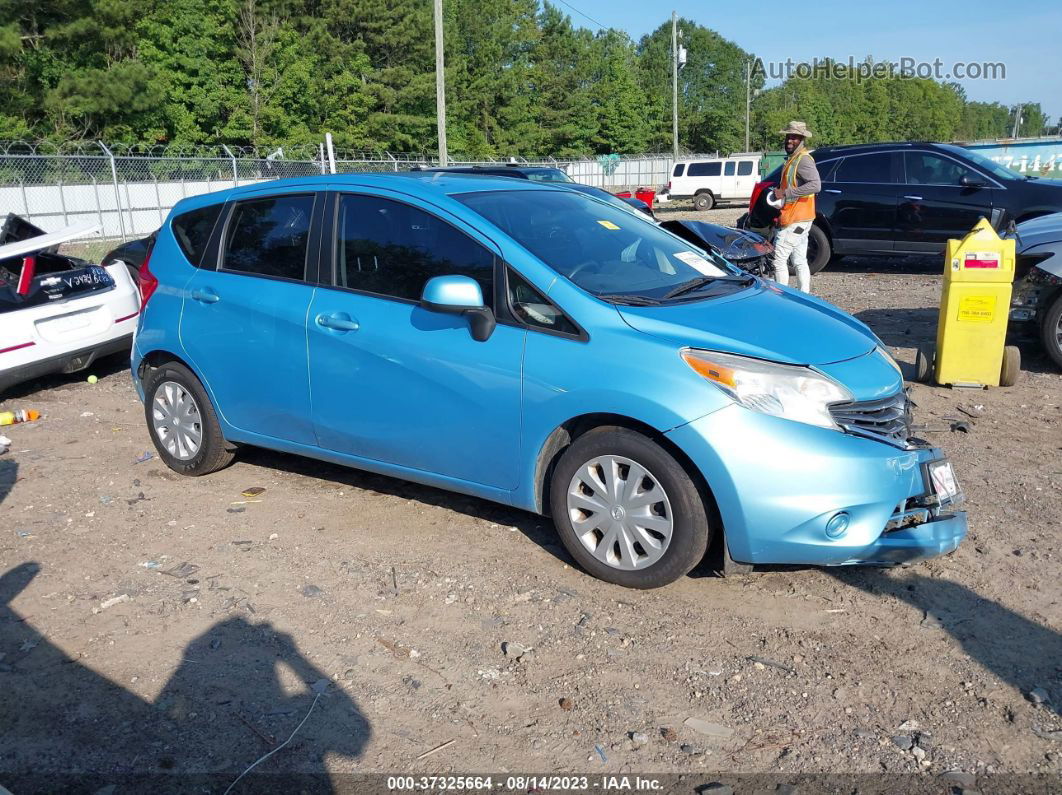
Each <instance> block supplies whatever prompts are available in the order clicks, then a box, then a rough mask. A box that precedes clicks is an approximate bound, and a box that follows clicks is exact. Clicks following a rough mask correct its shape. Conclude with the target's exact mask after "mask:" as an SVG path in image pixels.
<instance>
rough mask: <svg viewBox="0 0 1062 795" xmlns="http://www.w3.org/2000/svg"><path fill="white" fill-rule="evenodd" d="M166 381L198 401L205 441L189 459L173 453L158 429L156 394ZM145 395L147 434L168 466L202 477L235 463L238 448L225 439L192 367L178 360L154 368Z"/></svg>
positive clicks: (145, 381)
mask: <svg viewBox="0 0 1062 795" xmlns="http://www.w3.org/2000/svg"><path fill="white" fill-rule="evenodd" d="M167 382H169V383H174V384H177V385H178V386H180V387H181V388H183V389H184V390H185V392H187V393H188V395H189V396H190V397H191V398H192V399H193V401H194V403H195V409H196V413H197V414H198V417H199V422H198V423H197V426H198V428H199V429H200V432H201V434H202V443H201V444H200V446H199V449H198V451H197V452H196V453H195V455H194V456H192V457H191V458H188V459H181V458H178V457H176V456H174V455H173V454H171V453H170V451H169V450H167V449H166V445H165V443H164V442H163V441H162V439H160V438H159V435H158V431H157V430H156V428H155V423H154V419H153V414H154V409H155V402H156V397H157V396H158V395H157V393H158V392H159V388H160V387H161V386H162V385H163V384H166V383H167ZM144 396H145V399H144V418H145V420H146V421H147V427H148V435H150V436H151V442H152V444H154V445H155V450H156V451H158V454H159V458H161V459H162V461H163V462H164V463H165V464H166V466H168V467H169V468H170V469H172V470H173V471H174V472H179V473H180V474H182V475H191V476H199V475H208V474H210V473H211V472H216V471H217V470H219V469H222V468H223V467H226V466H228V465H229V464H230V463H231V462H232V459H233V457H234V453H235V449H236V448H235V447H234V446H233V445H232V444H230V443H229V442H227V441H226V440H225V436H224V435H223V434H222V432H221V425H220V424H219V423H218V418H217V414H215V413H214V407H213V406H212V405H211V403H210V399H209V398H208V397H207V395H206V390H204V389H203V385H202V384H200V383H199V379H198V378H196V377H195V375H194V374H193V373H192V371H191V370H189V369H188V368H187V367H185V366H184V365H183V364H180V363H179V362H167V363H166V364H164V365H162V366H161V367H158V368H156V369H154V370H151V371H150V374H149V375H148V376H147V378H146V379H144Z"/></svg>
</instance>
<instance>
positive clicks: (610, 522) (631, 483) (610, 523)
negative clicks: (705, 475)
mask: <svg viewBox="0 0 1062 795" xmlns="http://www.w3.org/2000/svg"><path fill="white" fill-rule="evenodd" d="M568 517H569V518H570V519H571V522H572V527H573V528H574V529H575V534H576V536H577V537H578V538H579V541H581V542H582V544H583V546H584V547H586V548H587V550H589V552H590V554H592V555H593V556H594V557H595V558H597V559H598V560H600V561H601V562H602V563H606V564H608V565H609V566H611V567H613V568H615V569H624V570H627V571H630V570H633V569H644V568H646V567H647V566H651V565H653V564H654V563H656V562H657V561H658V560H660V558H661V557H662V556H663V554H664V553H665V552H666V551H667V547H668V544H670V543H671V534H672V531H673V529H674V521H673V517H672V514H671V502H670V500H668V497H667V494H666V493H665V492H664V489H663V487H662V486H661V485H660V481H658V480H657V479H656V478H655V477H654V476H653V474H652V473H651V472H650V471H649V470H647V469H646V468H645V467H643V466H642V465H641V464H639V463H638V462H636V461H632V460H631V459H629V458H623V457H622V456H616V455H603V456H598V457H597V458H594V459H593V460H591V461H588V462H586V463H585V464H584V465H583V466H581V467H580V468H579V470H578V471H577V472H576V473H575V477H573V478H572V480H571V483H569V484H568Z"/></svg>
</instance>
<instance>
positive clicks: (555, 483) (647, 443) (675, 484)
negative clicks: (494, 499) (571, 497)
mask: <svg viewBox="0 0 1062 795" xmlns="http://www.w3.org/2000/svg"><path fill="white" fill-rule="evenodd" d="M599 456H617V457H622V458H626V459H629V460H631V461H633V462H635V463H637V464H639V465H640V466H642V467H644V468H645V470H646V471H647V475H648V478H649V480H650V481H656V483H658V484H659V486H660V487H661V488H662V489H663V491H664V493H665V495H666V497H667V500H668V503H669V505H670V514H671V516H670V518H671V522H672V527H671V539H670V542H669V543H668V544H667V545H666V548H665V549H664V550H663V553H662V554H661V556H660V558H659V559H658V560H656V561H655V562H652V563H651V564H649V565H646V566H645V567H644V568H634V569H621V568H618V567H614V566H612V565H609V564H608V563H606V562H605V561H602V560H599V559H598V558H596V557H594V555H593V554H592V553H591V551H590V550H589V549H588V548H587V547H586V546H584V545H583V542H582V541H581V540H580V538H579V536H578V534H577V533H576V530H575V528H574V527H573V525H572V518H571V514H570V513H569V507H568V488H569V485H570V484H571V483H572V479H573V478H574V477H575V475H576V473H577V472H578V471H579V470H581V469H582V468H583V467H584V466H585V465H586V464H587V463H589V462H591V461H593V460H594V459H595V458H597V457H599ZM628 473H629V470H628ZM594 494H595V495H596V492H594ZM550 508H551V510H552V512H553V521H554V523H555V524H556V526H557V532H558V533H559V535H560V538H561V541H562V542H563V543H564V546H565V547H566V548H567V550H568V552H570V553H571V555H572V557H573V558H575V559H576V561H578V563H579V565H581V566H582V567H583V568H584V569H585V570H586V571H587V572H588V573H590V574H592V575H593V576H595V577H597V578H599V579H602V580H605V581H606V582H612V583H616V584H617V585H622V586H625V587H627V588H659V587H660V586H662V585H667V584H668V583H672V582H674V581H675V580H677V579H679V578H680V577H683V576H685V575H686V574H687V573H689V571H690V569H692V568H693V567H694V566H696V565H697V564H698V563H699V562H700V561H701V560H702V559H703V558H704V554H705V551H706V550H707V549H708V541H709V539H710V537H711V528H710V526H709V524H708V516H707V512H706V510H705V505H704V500H703V499H702V497H701V492H700V490H699V489H698V488H697V485H696V484H695V483H694V482H693V480H692V479H691V478H690V476H689V475H688V474H687V473H686V470H684V469H683V468H682V466H681V465H679V463H678V462H677V461H675V459H674V458H672V457H671V455H670V454H669V453H668V452H667V451H666V450H664V449H663V448H662V447H660V445H658V444H656V442H653V441H652V440H651V439H648V438H647V437H645V436H643V435H642V434H640V433H637V432H635V431H632V430H629V429H627V428H617V427H603V428H596V429H594V430H592V431H589V432H587V433H586V434H584V435H582V436H580V437H579V438H577V439H576V440H575V441H574V442H573V443H572V444H571V446H570V447H568V449H567V450H565V451H564V454H563V455H562V456H561V458H560V460H559V461H558V462H557V466H556V468H555V469H554V471H553V475H552V478H551V480H550ZM617 546H618V544H617ZM636 546H637V545H636ZM643 551H644V548H643Z"/></svg>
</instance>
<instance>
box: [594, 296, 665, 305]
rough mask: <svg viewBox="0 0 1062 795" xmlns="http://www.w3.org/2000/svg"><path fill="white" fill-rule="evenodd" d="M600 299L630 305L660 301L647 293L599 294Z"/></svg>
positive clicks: (650, 303)
mask: <svg viewBox="0 0 1062 795" xmlns="http://www.w3.org/2000/svg"><path fill="white" fill-rule="evenodd" d="M598 298H600V299H601V300H602V301H608V302H609V303H610V304H629V305H630V306H657V305H659V303H660V301H658V300H657V299H656V298H651V297H650V296H648V295H599V296H598Z"/></svg>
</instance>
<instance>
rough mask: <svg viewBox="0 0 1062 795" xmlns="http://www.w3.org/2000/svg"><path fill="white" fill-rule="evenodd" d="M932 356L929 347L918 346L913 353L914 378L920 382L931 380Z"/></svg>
mask: <svg viewBox="0 0 1062 795" xmlns="http://www.w3.org/2000/svg"><path fill="white" fill-rule="evenodd" d="M933 356H934V355H933V351H932V350H931V349H929V348H919V349H918V351H917V353H915V380H916V381H918V382H919V383H920V384H929V383H932V381H933Z"/></svg>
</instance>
